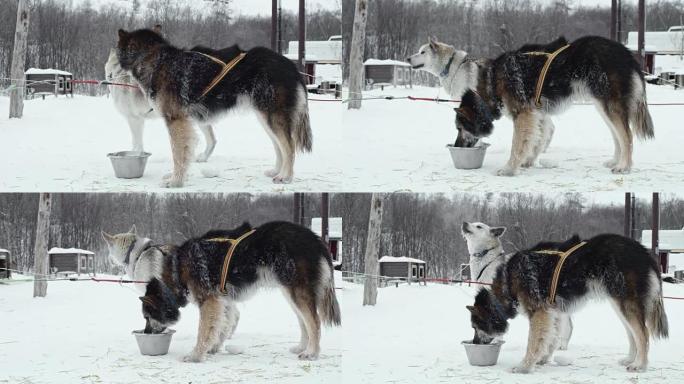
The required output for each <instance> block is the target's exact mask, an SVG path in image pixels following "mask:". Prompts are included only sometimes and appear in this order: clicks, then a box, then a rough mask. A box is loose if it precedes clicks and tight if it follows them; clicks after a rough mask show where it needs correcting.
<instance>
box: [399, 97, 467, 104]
mask: <svg viewBox="0 0 684 384" xmlns="http://www.w3.org/2000/svg"><path fill="white" fill-rule="evenodd" d="M408 99H409V100H413V101H435V102H438V103H459V102H461V100H449V99H437V98H432V97H414V96H409V97H408Z"/></svg>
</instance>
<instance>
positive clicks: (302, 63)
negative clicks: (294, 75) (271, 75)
mask: <svg viewBox="0 0 684 384" xmlns="http://www.w3.org/2000/svg"><path fill="white" fill-rule="evenodd" d="M305 3H306V1H305V0H299V52H298V57H299V61H298V66H299V72H301V73H306V47H305V44H306V8H305ZM307 84H308V82H307Z"/></svg>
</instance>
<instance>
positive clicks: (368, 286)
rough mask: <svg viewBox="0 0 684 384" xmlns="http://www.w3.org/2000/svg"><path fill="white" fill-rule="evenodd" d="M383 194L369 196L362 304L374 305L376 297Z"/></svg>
mask: <svg viewBox="0 0 684 384" xmlns="http://www.w3.org/2000/svg"><path fill="white" fill-rule="evenodd" d="M384 198H385V196H384V194H381V193H374V194H373V197H372V198H371V208H370V215H369V218H368V237H367V239H366V253H365V255H364V263H365V267H364V273H365V275H366V276H365V279H364V284H363V305H375V303H376V302H377V299H378V278H377V276H378V269H379V267H380V266H379V264H380V263H379V262H378V255H379V254H380V239H381V236H382V212H383V203H384V201H383V200H384Z"/></svg>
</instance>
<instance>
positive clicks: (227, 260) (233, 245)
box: [206, 229, 256, 295]
mask: <svg viewBox="0 0 684 384" xmlns="http://www.w3.org/2000/svg"><path fill="white" fill-rule="evenodd" d="M254 232H256V229H252V230H251V231H249V232H245V233H244V234H243V235H242V236H240V237H238V238H237V239H229V238H226V237H215V238H213V239H207V240H206V241H213V242H217V243H226V242H228V243H230V248H228V252H227V253H226V257H224V258H223V268H221V280H220V283H219V292H221V293H223V294H224V295H226V294H228V291H226V280H227V279H228V268H229V267H230V259H232V258H233V254H234V253H235V249H236V248H237V246H238V244H240V242H241V241H242V240H244V239H246V238H247V237H248V236H250V235H251V234H253V233H254Z"/></svg>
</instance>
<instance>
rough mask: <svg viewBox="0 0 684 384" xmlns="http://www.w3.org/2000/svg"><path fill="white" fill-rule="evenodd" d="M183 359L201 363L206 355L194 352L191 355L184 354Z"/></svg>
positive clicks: (187, 361)
mask: <svg viewBox="0 0 684 384" xmlns="http://www.w3.org/2000/svg"><path fill="white" fill-rule="evenodd" d="M183 361H184V362H186V363H201V362H202V361H204V356H202V355H199V354H197V353H194V352H192V353H190V354H189V355H185V356H183Z"/></svg>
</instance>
